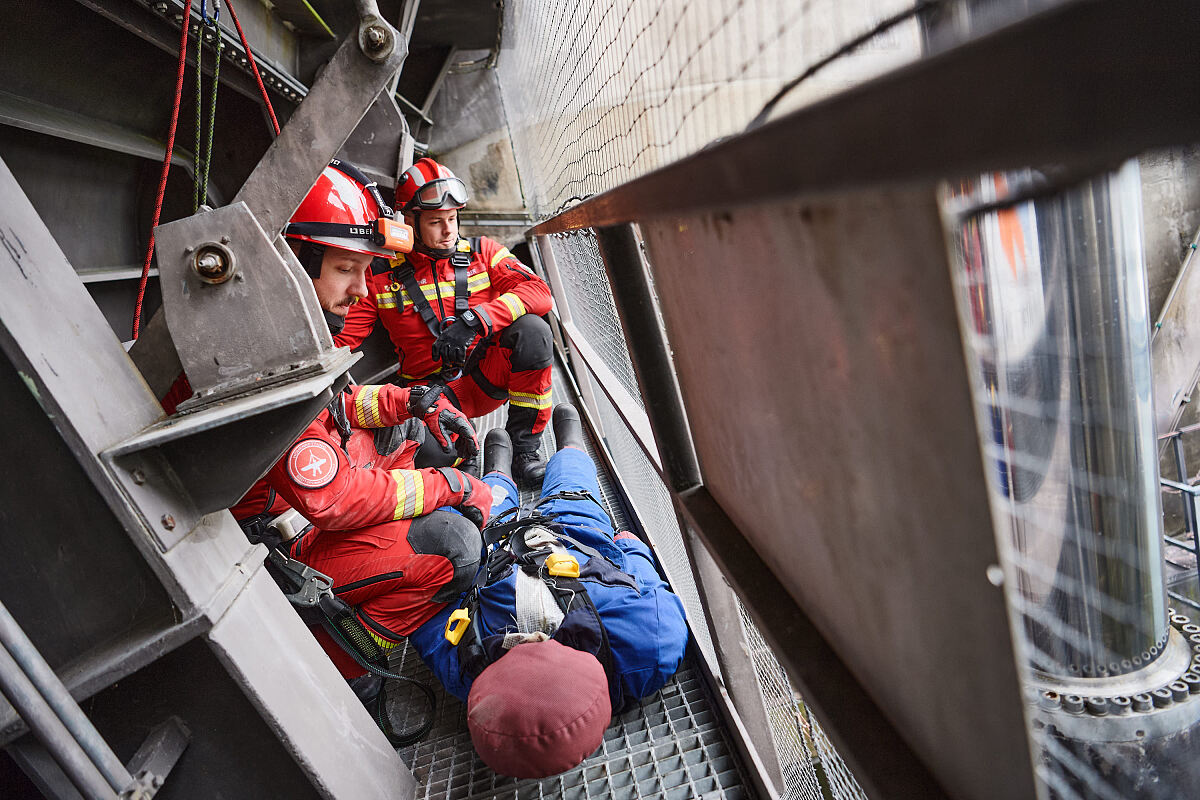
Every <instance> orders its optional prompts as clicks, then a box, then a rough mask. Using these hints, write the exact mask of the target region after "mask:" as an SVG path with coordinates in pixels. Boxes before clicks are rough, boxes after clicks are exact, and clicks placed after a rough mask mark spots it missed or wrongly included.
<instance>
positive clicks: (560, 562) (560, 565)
mask: <svg viewBox="0 0 1200 800" xmlns="http://www.w3.org/2000/svg"><path fill="white" fill-rule="evenodd" d="M546 572H547V573H549V574H550V575H553V576H554V577H556V578H578V577H579V561H577V560H576V558H575V556H573V555H571V554H570V553H551V554H550V555H548V556H546Z"/></svg>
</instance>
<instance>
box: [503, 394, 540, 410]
mask: <svg viewBox="0 0 1200 800" xmlns="http://www.w3.org/2000/svg"><path fill="white" fill-rule="evenodd" d="M508 402H509V403H512V404H513V405H514V406H523V407H525V408H536V409H538V410H539V411H540V410H541V409H543V408H549V407H550V392H546V393H545V394H530V393H529V392H509V393H508Z"/></svg>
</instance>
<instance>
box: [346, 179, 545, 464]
mask: <svg viewBox="0 0 1200 800" xmlns="http://www.w3.org/2000/svg"><path fill="white" fill-rule="evenodd" d="M395 202H396V210H397V211H399V212H403V214H404V219H405V221H406V222H408V224H409V225H411V226H412V227H413V230H414V231H415V234H416V242H415V246H414V248H413V252H411V253H409V254H408V255H401V254H397V255H396V256H395V257H393V258H392V259H391V260H390V263H387V262H383V261H379V262H376V268H375V272H376V274H375V275H373V276H372V279H371V283H370V293H369V295H368V296H367V297H366V298H364V300H363V302H361V303H358V304H356V305H355V306H353V307H352V308H351V309H350V313H349V314H348V315H347V317H346V325H345V327H344V328H343V329H342V332H341V333H340V334H338V335H337V336H336V337H335V338H334V341H335V342H337V343H338V344H340V345H345V346H347V347H351V348H353V347H357V346H358V345H359V344H360V343H361V342H362V341H363V339H365V338H366V337H367V335H369V334H370V333H371V330H372V329H373V328H374V326H375V321H376V320H379V321H381V322H382V323H383V326H384V328H385V329H387V332H388V334H389V336H391V339H392V343H393V344H394V345H395V346H396V355H397V357H398V358H399V379H398V380H399V382H400V383H402V384H403V385H413V386H415V385H420V384H431V385H435V386H436V385H437V384H438V383H440V384H442V385H443V386H444V387H445V388H444V393H445V394H446V395H448V396H449V397H450V399H451V401H452V402H453V403H454V404H455V405H456V406H457V407H458V408H460V409H462V411H463V412H464V413H466V415H467V416H468V417H478V416H482V415H483V414H487V413H488V412H490V411H493V410H495V409H497V408H499V407H500V406H501V405H503V404H504V402H505V401H506V400H507V401H508V404H509V409H508V422H507V424H506V425H505V429H506V430H507V431H508V434H509V436H510V437H511V438H512V441H513V448H514V457H513V472H514V475H515V477H516V478H517V480H518V481H520V482H522V483H525V484H530V483H533V484H536V483H538V482H540V481H541V478H542V475H543V474H544V473H545V471H546V465H545V463H544V462H543V461H542V458H541V456H540V455H539V454H538V443H539V438H540V434H541V433H542V430H543V429H545V427H546V423H547V422H548V421H549V420H550V364H551V359H552V349H551V339H550V328H549V326H548V325H547V324H546V322H545V321H544V320H543V319H542V318H541V315H543V314H545V313H547V312H548V311H549V310H550V287H549V286H547V285H546V282H545V281H543V280H542V279H541V278H539V277H537V276H536V275H534V274H533V272H531V271H530V270H529V268H528V267H526V266H525V265H524V264H522V263H521V262H520V261H518V260H517V259H516V258H514V257H513V256H512V254H511V253H509V251H508V249H507V248H506V247H503V246H502V245H500V244H499V243H498V242H495V241H493V240H492V239H489V238H487V237H480V238H478V239H463V238H460V237H459V235H458V210H459V209H460V208H463V207H464V206H465V205H466V203H467V189H466V186H464V185H463V182H462V181H461V180H459V179H458V178H456V177H455V176H454V173H452V172H451V171H450V170H449V169H447V168H446V167H445V166H443V165H441V164H439V163H437V162H436V161H434V160H433V159H431V158H422V159H421V160H419V161H417V163H415V164H413V165H412V166H411V167H410V168H409V169H408V170H406V171H405V172H404V174H403V175H401V176H400V180H399V181H398V182H397V184H396V201H395ZM439 390H440V389H439ZM447 455H449V454H447ZM430 463H435V464H436V463H451V462H450V461H448V460H447V461H443V462H438V461H431V462H430Z"/></svg>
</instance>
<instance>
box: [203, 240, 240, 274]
mask: <svg viewBox="0 0 1200 800" xmlns="http://www.w3.org/2000/svg"><path fill="white" fill-rule="evenodd" d="M221 239H222V242H228V241H229V237H228V236H222V237H221ZM192 269H193V270H195V271H196V275H197V276H199V278H200V280H202V281H204V282H205V283H209V284H213V285H216V284H219V283H224V282H225V281H227V280H229V279H230V278H232V277H233V274H234V273H235V272H237V261H236V260H235V259H234V257H233V251H231V250H230V249H229V248H228V247H226V246H225V244H223V243H217V242H208V243H206V244H202V245H200V246H199V247H197V248H196V250H195V252H194V253H193V254H192Z"/></svg>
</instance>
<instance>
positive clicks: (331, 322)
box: [321, 308, 346, 336]
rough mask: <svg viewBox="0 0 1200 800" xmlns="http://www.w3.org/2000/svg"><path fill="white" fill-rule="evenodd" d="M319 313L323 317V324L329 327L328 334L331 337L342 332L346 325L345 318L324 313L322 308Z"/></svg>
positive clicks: (328, 312)
mask: <svg viewBox="0 0 1200 800" xmlns="http://www.w3.org/2000/svg"><path fill="white" fill-rule="evenodd" d="M321 313H322V314H324V315H325V324H326V325H328V326H329V333H330V334H331V335H333V336H337V335H338V334H339V333H341V332H342V328H343V327H345V325H346V318H345V317H339V316H338V315H337V314H334V313H333V312H332V311H326V310H325V309H323V308H322V309H321Z"/></svg>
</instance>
